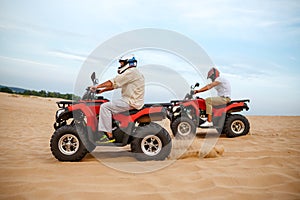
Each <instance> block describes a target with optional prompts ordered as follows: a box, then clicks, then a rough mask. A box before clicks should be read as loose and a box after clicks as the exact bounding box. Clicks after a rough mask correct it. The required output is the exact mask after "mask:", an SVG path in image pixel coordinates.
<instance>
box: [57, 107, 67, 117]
mask: <svg viewBox="0 0 300 200" xmlns="http://www.w3.org/2000/svg"><path fill="white" fill-rule="evenodd" d="M63 112H65V109H63V108H62V109H59V110H57V111H56V119H57V118H58V117H59V116H60V114H61V113H63Z"/></svg>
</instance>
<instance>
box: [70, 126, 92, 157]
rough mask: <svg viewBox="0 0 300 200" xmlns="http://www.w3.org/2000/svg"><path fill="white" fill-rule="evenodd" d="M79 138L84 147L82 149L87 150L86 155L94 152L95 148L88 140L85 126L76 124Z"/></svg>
mask: <svg viewBox="0 0 300 200" xmlns="http://www.w3.org/2000/svg"><path fill="white" fill-rule="evenodd" d="M75 128H76V130H77V132H78V134H79V136H80V139H81V141H82V143H83V145H84V147H85V148H86V149H87V151H88V153H91V152H92V151H94V150H95V148H96V145H95V144H93V143H92V142H91V141H90V140H89V138H88V131H87V128H86V126H84V125H82V124H77V125H76V126H75Z"/></svg>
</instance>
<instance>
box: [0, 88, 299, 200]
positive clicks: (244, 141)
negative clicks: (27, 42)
mask: <svg viewBox="0 0 300 200" xmlns="http://www.w3.org/2000/svg"><path fill="white" fill-rule="evenodd" d="M56 101H57V99H47V98H38V97H24V96H18V95H11V94H5V93H0V109H1V114H0V129H1V140H0V141H1V145H0V155H1V156H0V162H1V167H0V174H1V176H0V190H1V193H0V199H131V200H132V199H143V200H147V199H255V200H258V199H264V200H265V199H300V117H299V116H298V117H280V116H279V117H275V116H249V117H248V119H249V121H250V123H251V132H250V134H248V135H246V136H243V137H238V138H226V137H225V136H221V137H220V138H216V136H215V135H214V134H211V136H209V135H210V133H207V134H206V133H205V131H203V130H200V129H198V131H199V133H198V135H197V137H196V139H195V140H194V141H193V143H192V145H191V146H190V147H189V148H188V151H187V152H185V153H184V154H183V155H181V156H180V158H178V159H174V157H172V155H170V158H169V159H168V160H166V161H156V162H154V161H149V162H142V163H141V162H138V161H136V160H135V159H134V158H132V157H131V156H130V154H129V153H128V151H127V150H128V147H125V148H118V149H117V151H113V150H109V151H111V152H105V151H104V150H105V149H101V148H99V149H98V148H97V149H96V151H97V152H96V154H95V155H98V156H99V157H100V158H101V160H103V162H99V161H98V160H97V159H96V158H95V157H93V156H92V155H90V154H88V155H87V156H86V157H85V158H84V159H83V160H82V161H81V162H75V163H70V162H59V161H57V160H56V159H55V158H54V157H53V156H52V154H51V151H50V148H49V140H50V137H51V135H52V133H53V131H54V129H53V122H54V114H55V111H56V109H57V107H56V104H55V102H56ZM208 136H209V137H208ZM204 141H216V143H215V144H213V147H214V148H213V149H212V151H211V152H210V154H212V155H209V156H206V157H213V158H203V157H204V156H205V155H202V154H203V149H202V150H201V148H202V147H203V144H204V143H205V142H204ZM206 143H207V142H206ZM126 148H127V149H126ZM206 153H209V152H206ZM200 155H201V156H200ZM199 156H200V157H199ZM107 163H119V164H120V165H118V166H119V167H120V166H122V165H124V166H125V165H127V164H129V165H132V164H133V165H134V164H136V166H141V167H143V166H146V165H147V166H150V165H151V166H155V165H157V166H164V167H162V168H161V169H159V170H154V171H150V172H147V173H128V172H122V171H120V170H116V169H113V168H111V167H108V166H107Z"/></svg>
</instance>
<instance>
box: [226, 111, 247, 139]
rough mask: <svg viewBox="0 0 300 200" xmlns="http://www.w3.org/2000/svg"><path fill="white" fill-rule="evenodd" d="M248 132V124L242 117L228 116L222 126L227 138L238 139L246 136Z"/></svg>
mask: <svg viewBox="0 0 300 200" xmlns="http://www.w3.org/2000/svg"><path fill="white" fill-rule="evenodd" d="M249 130H250V124H249V121H248V119H247V118H246V117H244V116H243V115H238V114H235V115H230V116H229V117H228V118H227V119H226V121H225V124H224V129H223V132H224V133H225V134H226V136H227V137H230V138H232V137H238V136H242V135H247V134H248V133H249Z"/></svg>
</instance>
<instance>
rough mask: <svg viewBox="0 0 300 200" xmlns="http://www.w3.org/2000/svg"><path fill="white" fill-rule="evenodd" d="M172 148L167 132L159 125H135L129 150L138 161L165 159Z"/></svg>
mask: <svg viewBox="0 0 300 200" xmlns="http://www.w3.org/2000/svg"><path fill="white" fill-rule="evenodd" d="M171 149H172V141H171V137H170V135H169V133H168V132H167V131H166V130H165V129H164V128H163V127H161V126H160V125H158V124H155V123H150V124H149V125H146V126H142V127H137V129H136V131H135V135H134V139H133V141H132V142H131V151H132V153H134V156H135V158H136V159H137V160H139V161H147V160H165V159H166V158H167V157H168V156H169V154H170V152H171Z"/></svg>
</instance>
